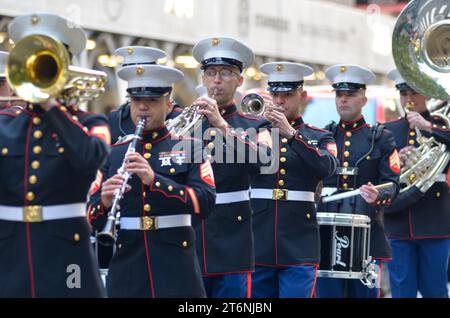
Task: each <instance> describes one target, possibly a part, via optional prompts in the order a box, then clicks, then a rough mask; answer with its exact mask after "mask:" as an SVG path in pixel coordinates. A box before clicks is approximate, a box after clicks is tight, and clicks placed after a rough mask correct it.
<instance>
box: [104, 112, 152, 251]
mask: <svg viewBox="0 0 450 318" xmlns="http://www.w3.org/2000/svg"><path fill="white" fill-rule="evenodd" d="M145 122H146V119H145V118H144V117H142V118H140V119H139V123H138V124H137V126H136V130H135V132H134V134H133V140H132V141H131V142H130V145H129V146H128V149H127V152H126V153H125V157H126V156H127V155H128V154H129V153H133V152H136V145H137V143H138V141H139V139H141V136H142V133H143V132H144V127H145ZM125 164H126V162H125V160H124V161H123V163H122V166H121V167H120V168H119V169H118V170H117V173H118V174H120V175H121V176H122V177H123V184H122V186H121V187H120V188H119V189H117V190H116V192H115V193H114V199H113V204H112V206H111V211H109V213H108V219H107V221H106V224H105V226H104V227H103V230H102V231H101V232H100V233H98V234H97V240H98V242H99V243H100V244H102V245H104V246H112V245H114V243H115V242H116V223H117V222H116V220H117V216H118V213H119V210H120V206H119V202H120V200H121V199H122V197H123V195H124V193H125V188H126V186H127V184H128V180H129V179H130V177H131V173H129V172H127V171H125Z"/></svg>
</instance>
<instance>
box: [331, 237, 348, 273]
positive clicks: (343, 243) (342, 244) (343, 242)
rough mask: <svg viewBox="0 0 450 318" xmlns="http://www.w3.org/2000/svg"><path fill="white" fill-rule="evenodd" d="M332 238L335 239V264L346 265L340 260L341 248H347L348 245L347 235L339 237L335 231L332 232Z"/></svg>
mask: <svg viewBox="0 0 450 318" xmlns="http://www.w3.org/2000/svg"><path fill="white" fill-rule="evenodd" d="M334 239H335V241H336V258H335V263H336V264H337V265H340V266H343V267H347V264H346V263H344V262H343V261H342V254H343V253H342V249H347V248H348V247H349V245H350V240H349V239H348V237H347V236H345V235H344V236H343V237H339V236H338V232H337V231H336V232H335V234H334Z"/></svg>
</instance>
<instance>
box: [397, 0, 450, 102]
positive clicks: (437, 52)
mask: <svg viewBox="0 0 450 318" xmlns="http://www.w3.org/2000/svg"><path fill="white" fill-rule="evenodd" d="M392 54H393V57H394V61H395V64H396V66H397V69H398V71H399V73H400V74H401V75H402V77H403V78H404V79H405V81H406V82H407V83H408V85H410V86H411V87H412V88H413V89H414V90H416V91H417V92H419V93H421V94H423V95H425V96H428V97H433V98H436V99H440V100H450V6H449V5H448V0H414V1H411V2H409V3H408V5H407V6H406V7H405V8H404V9H403V11H402V12H401V13H400V15H399V17H398V19H397V22H396V25H395V27H394V32H393V36H392Z"/></svg>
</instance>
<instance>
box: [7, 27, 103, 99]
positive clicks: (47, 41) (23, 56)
mask: <svg viewBox="0 0 450 318" xmlns="http://www.w3.org/2000/svg"><path fill="white" fill-rule="evenodd" d="M69 64H70V57H69V53H68V51H67V49H66V48H65V46H64V44H62V43H61V42H58V41H56V40H54V39H53V38H51V37H48V36H45V35H41V34H33V35H29V36H27V37H25V38H23V39H21V40H19V41H17V43H15V46H14V48H13V49H12V50H11V52H10V55H9V57H8V61H7V63H6V67H5V68H6V69H5V73H6V79H7V81H8V84H9V86H10V87H11V89H12V90H13V91H14V92H15V93H16V95H17V96H19V97H20V98H21V99H23V100H25V101H27V102H30V103H41V102H45V101H47V100H49V99H50V98H52V97H55V98H58V99H60V100H63V101H65V102H66V103H67V104H68V103H80V102H85V101H89V100H92V99H95V98H97V97H98V96H99V95H100V94H102V93H103V92H104V90H105V88H104V86H105V83H106V73H104V72H100V71H95V70H91V69H85V68H81V67H76V66H73V65H69Z"/></svg>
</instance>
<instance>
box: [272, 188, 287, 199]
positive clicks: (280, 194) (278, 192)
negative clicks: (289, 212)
mask: <svg viewBox="0 0 450 318" xmlns="http://www.w3.org/2000/svg"><path fill="white" fill-rule="evenodd" d="M287 198H288V190H287V189H273V191H272V199H273V200H287Z"/></svg>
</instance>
